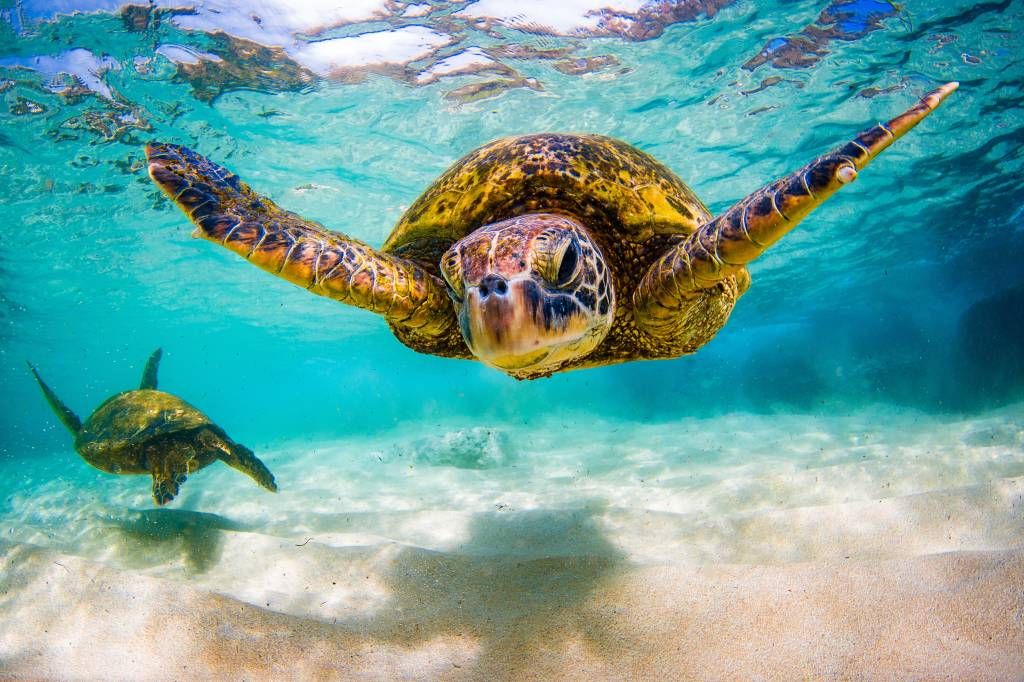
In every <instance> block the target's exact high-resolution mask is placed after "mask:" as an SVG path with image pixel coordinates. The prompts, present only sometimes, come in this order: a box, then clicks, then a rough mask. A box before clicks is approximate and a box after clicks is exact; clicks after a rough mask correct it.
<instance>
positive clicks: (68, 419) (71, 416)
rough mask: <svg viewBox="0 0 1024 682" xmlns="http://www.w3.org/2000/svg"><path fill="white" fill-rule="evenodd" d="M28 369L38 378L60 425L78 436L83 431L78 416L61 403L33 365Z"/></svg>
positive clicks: (29, 365)
mask: <svg viewBox="0 0 1024 682" xmlns="http://www.w3.org/2000/svg"><path fill="white" fill-rule="evenodd" d="M28 368H29V369H30V370H31V371H32V376H34V377H35V378H36V382H37V383H38V384H39V388H41V389H43V395H44V396H45V397H46V402H48V403H50V408H51V409H52V410H53V413H54V414H56V415H57V418H58V419H60V423H61V424H63V425H64V426H66V427H67V429H68V431H70V432H71V434H72V435H74V436H77V435H78V432H79V431H81V430H82V420H81V419H79V418H78V415H77V414H75V413H74V412H72V411H71V408H69V407H68V406H67V405H65V404H64V403H63V402H61V399H60V398H58V397H57V394H56V393H54V392H53V389H52V388H50V387H49V386H47V385H46V382H45V381H43V377H41V376H39V372H38V371H36V368H35V367H33V366H32V363H31V362H30V363H28Z"/></svg>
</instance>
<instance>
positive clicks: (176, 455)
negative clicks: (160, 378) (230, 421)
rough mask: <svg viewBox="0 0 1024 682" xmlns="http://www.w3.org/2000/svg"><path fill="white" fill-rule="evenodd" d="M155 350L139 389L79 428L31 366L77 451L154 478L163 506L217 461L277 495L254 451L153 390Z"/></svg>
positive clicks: (110, 469) (106, 466)
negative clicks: (191, 476) (188, 479)
mask: <svg viewBox="0 0 1024 682" xmlns="http://www.w3.org/2000/svg"><path fill="white" fill-rule="evenodd" d="M160 355H161V352H160V350H159V349H157V350H156V351H155V352H154V353H153V355H152V356H150V358H149V362H147V363H146V369H145V371H144V372H143V375H142V383H141V385H140V386H139V388H138V390H134V391H125V392H124V393H118V394H117V395H115V396H113V397H111V398H108V399H107V400H106V401H105V402H104V403H103V404H102V405H100V406H99V407H98V408H96V411H95V412H93V413H92V415H91V416H90V417H89V418H88V419H87V420H86V421H85V423H84V424H83V423H82V422H81V420H80V419H79V418H78V416H77V415H75V413H74V412H72V411H71V410H70V409H68V407H67V406H66V405H65V404H64V403H62V402H61V401H60V398H58V397H57V395H56V394H55V393H54V392H53V391H52V390H51V389H50V387H49V386H47V385H46V383H45V382H44V381H43V379H42V377H40V376H39V372H37V371H36V368H35V367H33V366H32V365H31V364H30V365H29V369H31V370H32V374H33V375H34V376H35V378H36V381H38V382H39V386H40V388H42V389H43V394H44V395H45V396H46V400H47V402H49V403H50V407H52V408H53V411H54V412H55V413H56V414H57V417H59V418H60V420H61V422H62V423H63V424H64V426H66V427H67V428H68V430H69V431H71V433H72V434H73V435H74V437H75V450H77V451H78V454H80V455H81V456H82V459H84V460H85V461H86V462H88V463H89V464H91V465H93V466H94V467H96V468H97V469H99V470H101V471H106V472H107V473H111V474H152V476H153V499H154V500H156V503H157V504H165V503H167V502H170V501H171V500H173V499H174V496H175V495H177V494H178V487H179V486H180V485H181V484H182V483H184V482H185V478H186V476H187V475H188V474H190V473H192V472H193V471H198V470H199V469H202V468H203V467H205V466H207V465H208V464H212V463H213V462H214V461H216V460H218V459H219V460H221V461H222V462H224V463H225V464H227V465H228V466H230V467H234V468H235V469H238V470H239V471H241V472H242V473H243V474H246V475H247V476H249V477H251V478H252V479H253V480H254V481H256V482H257V483H259V484H260V485H261V486H263V487H264V488H266V489H267V490H270V491H272V492H276V491H277V484H276V483H274V475H273V474H272V473H270V470H269V469H267V467H266V466H265V465H264V464H263V462H261V461H260V460H258V459H257V458H256V456H255V455H254V454H253V453H252V450H250V449H249V448H247V447H245V446H244V445H241V444H240V443H236V442H235V441H233V440H231V439H230V438H229V437H228V435H227V434H226V433H224V431H223V429H221V428H220V427H219V426H217V425H216V424H214V423H213V422H211V421H210V419H209V417H207V416H206V415H205V414H203V413H202V412H200V411H199V410H197V409H196V408H194V407H192V406H191V405H189V404H188V403H186V402H185V401H184V400H182V399H181V398H178V397H177V396H173V395H171V394H170V393H164V392H163V391H158V390H156V374H157V367H158V365H159V363H160Z"/></svg>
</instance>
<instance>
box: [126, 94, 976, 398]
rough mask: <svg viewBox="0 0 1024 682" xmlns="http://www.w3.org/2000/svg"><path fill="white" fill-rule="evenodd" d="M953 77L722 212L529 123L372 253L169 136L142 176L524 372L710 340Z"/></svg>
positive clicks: (459, 172) (412, 319)
mask: <svg viewBox="0 0 1024 682" xmlns="http://www.w3.org/2000/svg"><path fill="white" fill-rule="evenodd" d="M956 87H957V84H956V83H949V84H947V85H944V86H942V87H940V88H938V89H936V90H934V91H932V92H930V93H928V94H927V95H925V96H924V98H922V99H921V101H920V102H918V103H917V104H916V105H914V106H913V107H911V108H910V109H908V110H907V111H906V112H904V113H903V114H902V115H900V116H898V117H896V118H894V119H892V120H891V121H889V122H888V123H884V124H882V123H880V124H878V125H876V126H874V127H872V128H869V129H868V130H865V131H864V132H862V133H861V134H860V135H858V136H857V137H855V138H854V139H853V140H852V141H851V142H849V143H847V144H846V145H844V146H843V147H840V148H839V149H837V150H836V151H834V152H832V153H830V154H826V155H825V156H822V157H820V158H818V159H816V160H815V161H812V162H811V163H809V164H808V165H806V166H804V167H803V168H801V169H800V170H798V171H796V172H794V173H792V174H791V175H788V176H787V177H784V178H782V179H781V180H778V181H776V182H774V183H772V184H770V185H767V186H765V187H763V188H761V189H759V190H758V191H756V192H754V193H753V194H751V195H750V196H748V197H747V198H745V199H743V200H742V201H740V202H739V203H738V204H736V205H735V206H733V207H732V208H730V209H729V210H728V211H726V212H725V213H724V214H722V215H721V216H719V217H717V218H712V216H711V214H710V213H708V210H707V209H706V208H705V207H704V205H703V204H702V203H701V202H700V200H699V199H698V198H697V197H696V195H694V193H693V192H692V191H691V190H690V189H689V188H688V187H687V186H686V185H685V184H683V182H682V181H681V180H680V179H679V178H678V177H676V175H675V174H673V173H672V171H670V170H669V169H668V168H666V167H665V166H663V165H661V164H660V163H658V162H657V161H656V160H655V159H653V158H652V157H650V156H648V155H647V154H645V153H643V152H641V151H639V150H637V149H635V148H633V147H631V146H630V145H628V144H626V143H625V142H620V141H618V140H614V139H611V138H608V137H602V136H599V135H568V134H554V133H546V134H537V135H524V136H520V137H510V138H505V139H500V140H497V141H495V142H491V143H490V144H487V145H484V146H483V147H480V148H479V149H477V150H475V151H472V152H470V153H469V154H468V155H466V156H465V157H463V158H462V159H461V160H459V161H458V162H456V163H455V165H453V166H452V167H451V168H450V169H449V170H448V171H447V172H445V173H444V175H442V176H441V177H440V178H439V179H438V180H437V181H436V182H435V183H434V184H433V185H431V186H430V188H428V189H427V191H426V192H424V193H423V195H422V196H420V198H419V199H417V200H416V202H415V203H414V204H413V205H412V206H411V207H410V208H409V210H408V211H406V212H405V214H404V215H403V216H402V218H401V219H400V220H399V222H398V225H397V226H396V227H395V228H394V230H393V231H392V233H391V236H390V237H389V238H388V239H387V241H386V242H385V243H384V245H383V247H382V248H381V249H373V248H371V247H370V246H367V245H366V244H364V243H362V242H360V241H357V240H355V239H352V238H351V237H347V236H345V235H343V234H340V233H338V232H332V231H330V230H327V229H325V228H323V227H321V226H320V225H318V224H317V223H313V222H311V221H308V220H304V219H302V218H300V217H299V216H297V215H295V214H294V213H289V212H288V211H285V210H283V209H281V208H279V207H278V206H277V205H276V204H274V203H273V202H272V201H270V200H269V199H267V198H266V197H263V196H260V195H259V194H257V193H256V192H254V191H253V190H252V189H250V188H249V186H248V185H246V184H245V183H243V182H242V181H241V180H240V179H239V178H238V176H237V175H235V174H234V173H232V172H230V171H228V170H227V169H225V168H222V167H221V166H218V165H216V164H215V163H213V162H211V161H209V160H208V159H205V158H203V157H202V156H200V155H198V154H196V153H195V152H193V151H191V150H189V149H186V148H184V147H180V146H177V145H171V144H162V143H152V144H150V145H148V146H147V148H146V153H147V156H148V158H149V173H150V176H151V177H152V178H153V180H154V181H155V182H156V183H157V185H159V186H160V187H161V188H162V189H163V191H164V192H165V193H166V194H167V195H168V196H169V197H170V198H171V199H172V200H173V201H174V202H175V203H176V204H177V205H178V206H179V207H180V208H181V209H182V210H183V211H185V213H186V214H187V215H188V217H189V218H190V219H191V220H192V222H193V223H195V224H196V226H197V229H196V231H195V232H194V233H193V234H194V235H195V236H199V237H204V238H206V239H209V240H210V241H214V242H217V243H219V244H222V245H223V246H226V247H227V248H229V249H231V250H232V251H234V252H236V253H238V254H240V255H242V256H243V257H245V258H246V259H248V260H249V261H250V262H252V263H253V264H255V265H258V266H259V267H261V268H263V269H265V270H268V271H270V272H272V273H273V274H275V275H277V276H279V277H283V278H284V279H287V280H288V281H290V282H294V283H296V284H298V285H299V286H302V287H305V288H306V289H307V290H309V291H311V292H313V293H316V294H320V295H322V296H327V297H329V298H333V299H335V300H337V301H341V302H342V303H348V304H350V305H354V306H358V307H360V308H365V309H367V310H371V311H373V312H375V313H378V314H380V315H383V316H384V318H385V319H386V320H387V321H388V323H389V324H390V326H391V329H392V331H393V332H394V334H395V335H396V336H397V337H398V338H399V339H400V340H401V341H402V342H403V343H405V344H406V345H407V346H409V347H410V348H412V349H414V350H417V351H420V352H422V353H431V354H435V355H441V356H446V357H455V358H473V357H475V358H477V359H479V360H481V361H483V362H484V363H486V364H488V365H491V366H492V367H496V368H498V369H500V370H502V371H504V372H506V373H508V374H510V375H512V376H514V377H516V378H519V379H534V378H537V377H543V376H549V375H551V374H553V373H555V372H560V371H564V370H568V369H575V368H580V367H594V366H598V365H607V364H612V363H617V362H624V361H627V360H639V359H652V358H674V357H678V356H680V355H684V354H687V353H692V352H694V351H696V350H697V349H698V348H700V347H701V346H702V345H704V344H705V343H707V342H708V341H709V340H710V339H711V337H713V336H714V335H715V333H717V332H718V330H719V329H721V328H722V326H723V325H724V324H725V322H726V320H727V319H728V317H729V313H730V312H731V311H732V308H733V306H734V305H735V303H736V300H737V299H738V298H739V297H740V296H741V295H743V293H744V292H745V291H746V290H747V288H748V287H749V285H750V275H749V274H748V272H747V269H746V265H747V264H748V263H750V262H751V261H752V260H754V259H755V258H757V257H758V256H760V255H761V254H762V253H763V252H764V251H765V249H766V248H768V247H769V246H770V245H772V244H773V243H775V242H776V241H777V240H779V239H780V238H781V237H782V236H783V235H785V234H786V233H787V232H789V231H790V230H791V229H793V227H794V226H796V224H797V223H799V222H800V220H802V219H803V218H804V217H806V216H807V215H808V214H809V213H810V212H811V211H812V210H813V209H814V208H816V207H817V206H819V205H820V204H821V203H822V202H824V201H825V200H826V199H827V198H828V197H829V196H830V195H831V194H832V193H833V192H835V191H836V190H837V189H839V188H840V187H842V186H843V185H844V184H847V183H849V182H851V181H852V180H854V179H855V178H856V177H857V172H858V171H859V170H861V169H862V168H864V167H865V166H866V165H867V164H868V163H869V162H870V161H871V160H872V159H873V158H874V157H875V156H876V155H877V154H878V153H880V152H881V151H882V150H883V149H885V148H886V147H888V146H889V145H890V144H891V143H892V142H893V141H894V140H896V139H897V138H898V137H900V136H901V135H903V134H904V133H906V132H907V131H908V130H910V129H911V128H912V127H914V126H915V125H916V124H917V123H918V122H919V121H921V120H922V119H923V118H924V117H925V116H927V115H928V114H929V113H930V112H931V111H932V110H933V109H935V107H936V106H938V105H939V103H940V102H941V101H942V100H943V99H945V97H946V96H948V95H949V94H950V93H951V92H953V91H954V90H955V89H956Z"/></svg>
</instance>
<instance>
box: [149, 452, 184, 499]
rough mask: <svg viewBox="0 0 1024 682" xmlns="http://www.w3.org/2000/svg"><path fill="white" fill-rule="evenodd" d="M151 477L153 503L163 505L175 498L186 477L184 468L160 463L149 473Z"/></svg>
mask: <svg viewBox="0 0 1024 682" xmlns="http://www.w3.org/2000/svg"><path fill="white" fill-rule="evenodd" d="M150 473H151V474H152V476H153V501H154V502H156V503H157V504H159V505H165V504H167V503H168V502H170V501H171V500H173V499H174V498H175V496H177V494H178V491H179V490H180V489H181V484H182V483H184V482H185V481H186V480H187V478H188V476H187V472H186V470H185V469H184V468H181V467H176V466H174V465H172V464H170V463H169V462H166V461H165V462H161V463H160V464H158V465H156V466H154V467H153V469H152V470H151V471H150Z"/></svg>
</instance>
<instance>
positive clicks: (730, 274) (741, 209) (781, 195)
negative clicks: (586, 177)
mask: <svg viewBox="0 0 1024 682" xmlns="http://www.w3.org/2000/svg"><path fill="white" fill-rule="evenodd" d="M957 85H958V84H957V83H947V84H946V85H943V86H942V87H940V88H938V89H936V90H933V91H932V92H929V93H928V94H927V95H925V96H924V97H923V98H922V99H921V100H920V101H919V102H918V103H917V104H915V105H914V106H912V107H911V108H910V109H908V110H907V111H905V112H904V113H903V114H901V115H899V116H897V117H896V118H894V119H892V120H891V121H889V122H888V123H879V124H878V125H876V126H874V127H873V128H869V129H868V130H865V131H864V132H862V133H861V134H860V135H858V136H857V137H855V138H854V139H853V140H852V141H850V142H848V143H847V144H846V145H845V146H843V147H840V148H839V149H837V150H835V151H834V152H832V153H830V154H826V155H825V156H822V157H820V158H818V159H815V160H814V161H812V162H811V163H809V164H807V165H806V166H804V167H803V168H801V169H800V170H798V171H796V172H794V173H791V174H790V175H788V176H786V177H784V178H782V179H781V180H777V181H776V182H773V183H772V184H770V185H767V186H765V187H762V188H761V189H759V190H758V191H756V192H754V193H753V194H751V195H750V196H748V197H747V198H746V199H744V200H743V201H741V202H739V203H738V204H736V205H735V206H733V207H732V208H730V209H729V210H728V211H726V212H725V213H724V214H722V215H721V216H719V217H717V218H715V219H714V220H711V221H710V222H707V223H705V224H704V225H702V226H701V227H699V228H698V229H697V230H696V231H695V232H694V233H693V234H691V235H689V236H688V237H687V238H686V239H685V240H684V241H682V242H680V243H679V244H678V245H676V246H673V247H672V248H671V249H669V250H668V252H666V253H665V254H664V255H663V256H662V257H661V258H659V259H658V260H656V261H655V262H654V264H653V265H651V267H650V268H649V269H648V271H647V273H646V274H645V275H644V278H643V280H642V281H641V282H640V285H639V287H637V290H636V292H635V293H634V297H633V304H634V310H635V316H636V321H637V324H638V325H639V326H640V328H641V329H643V330H644V331H646V332H648V333H649V334H651V335H652V336H653V337H655V338H656V339H662V340H671V339H673V338H674V337H676V336H679V335H680V334H684V333H687V330H689V329H690V328H691V327H692V326H693V325H692V323H691V322H692V321H690V320H689V318H690V317H691V308H692V307H693V306H694V305H695V303H696V302H702V301H705V299H707V298H708V295H709V293H710V294H715V293H721V291H718V292H716V290H723V289H724V290H730V289H731V290H732V295H733V297H734V298H735V297H736V296H739V295H742V293H743V291H745V290H746V287H747V285H748V284H749V281H750V277H749V275H748V274H747V272H746V269H745V268H744V266H745V265H746V264H747V263H749V262H751V261H752V260H754V259H755V258H757V257H758V256H760V255H761V254H762V253H764V251H765V250H766V249H767V248H768V247H769V246H771V245H772V244H774V243H775V242H776V241H778V240H779V239H781V238H782V237H783V236H784V235H785V234H786V233H787V232H789V231H790V230H792V229H793V228H794V227H796V225H797V224H798V223H799V222H800V221H801V220H803V219H804V218H805V217H807V215H808V214H810V213H811V211H813V210H814V209H815V208H817V207H818V206H820V205H821V204H822V203H824V202H825V200H826V199H828V198H829V197H830V196H831V195H832V194H833V193H835V192H836V190H838V189H839V188H840V187H842V186H843V185H845V184H848V183H850V182H852V181H853V180H855V179H856V177H857V172H858V171H860V170H861V169H863V168H864V167H865V166H867V165H868V163H870V162H871V161H872V160H873V159H874V158H875V157H876V156H877V155H878V154H879V153H881V152H882V151H883V150H884V149H885V148H886V147H888V146H889V145H890V144H892V143H893V142H894V141H896V140H897V139H898V138H900V137H901V136H903V134H904V133H906V132H907V131H909V130H910V129H911V128H913V127H914V126H915V125H917V124H918V123H920V122H921V120H922V119H924V117H925V116H927V115H928V114H930V113H931V112H932V111H933V110H934V109H935V108H936V107H937V106H939V104H940V103H941V102H942V100H944V99H945V98H946V97H947V96H949V94H950V93H952V92H953V91H954V90H956V88H957ZM730 307H731V306H730ZM727 313H728V311H726V316H727ZM723 323H724V320H723ZM715 331H717V329H716V330H715Z"/></svg>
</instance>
